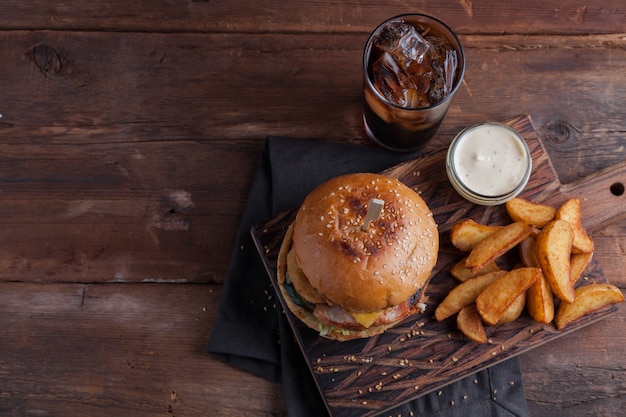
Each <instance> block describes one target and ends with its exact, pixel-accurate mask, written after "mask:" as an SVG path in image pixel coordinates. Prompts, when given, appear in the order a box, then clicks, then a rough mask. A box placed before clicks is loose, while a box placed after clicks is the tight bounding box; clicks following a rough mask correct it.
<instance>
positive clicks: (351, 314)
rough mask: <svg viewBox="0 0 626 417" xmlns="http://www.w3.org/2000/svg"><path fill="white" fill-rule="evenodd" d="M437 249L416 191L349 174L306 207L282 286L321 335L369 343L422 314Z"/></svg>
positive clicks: (288, 246)
mask: <svg viewBox="0 0 626 417" xmlns="http://www.w3.org/2000/svg"><path fill="white" fill-rule="evenodd" d="M376 203H378V204H379V205H380V208H381V210H380V213H379V214H378V215H375V216H374V217H373V218H372V217H371V216H372V210H371V208H372V207H373V206H374V205H375V204H376ZM368 210H369V211H370V213H369V216H368ZM370 219H371V221H370ZM438 250H439V234H438V231H437V224H436V223H435V220H434V219H433V215H432V213H431V211H430V209H429V208H428V206H427V205H426V203H425V202H424V200H423V199H422V198H421V197H420V196H419V195H418V194H417V193H416V192H415V191H413V190H412V189H411V188H409V187H407V186H406V185H405V184H403V183H402V182H400V181H398V180H396V179H393V178H390V177H387V176H383V175H379V174H370V173H356V174H348V175H343V176H339V177H336V178H333V179H331V180H329V181H327V182H325V183H323V184H321V185H319V186H318V187H316V188H315V189H314V190H313V191H312V192H311V193H310V194H309V195H308V196H307V197H306V198H305V200H304V202H303V203H302V205H301V206H300V208H299V210H298V212H297V214H296V217H295V220H294V222H293V223H292V224H291V225H290V226H289V228H288V230H287V233H286V234H285V237H284V239H283V242H282V245H281V248H280V252H279V256H278V265H277V275H278V284H279V288H280V290H281V292H282V295H283V298H284V300H285V304H286V305H287V307H288V308H289V310H291V312H293V313H294V315H295V316H296V317H298V318H299V319H300V320H301V321H302V322H304V323H305V324H306V325H307V326H309V327H310V328H312V329H314V330H316V331H318V332H319V334H320V335H321V336H324V337H326V338H329V339H335V340H339V341H343V340H350V339H356V338H365V337H370V336H373V335H376V334H380V333H383V332H384V331H385V330H386V329H388V328H390V327H392V326H395V325H396V324H398V323H400V322H402V321H403V320H404V319H406V318H407V317H409V316H411V315H413V314H415V313H416V312H418V311H419V310H422V311H423V308H424V307H425V301H426V296H425V294H424V292H425V289H426V286H427V284H428V282H429V280H430V276H431V273H432V270H433V268H434V266H435V264H436V262H437V254H438Z"/></svg>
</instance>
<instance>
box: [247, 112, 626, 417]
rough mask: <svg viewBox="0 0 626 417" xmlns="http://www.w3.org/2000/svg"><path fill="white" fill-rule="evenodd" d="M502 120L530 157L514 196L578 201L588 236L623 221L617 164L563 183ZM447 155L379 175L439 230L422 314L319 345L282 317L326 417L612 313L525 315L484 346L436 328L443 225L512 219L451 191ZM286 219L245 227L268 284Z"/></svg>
mask: <svg viewBox="0 0 626 417" xmlns="http://www.w3.org/2000/svg"><path fill="white" fill-rule="evenodd" d="M506 123H507V124H508V125H510V126H511V127H513V128H514V129H516V130H517V131H518V132H519V133H520V134H521V135H522V136H523V137H524V138H525V139H526V142H527V144H528V146H529V148H530V151H531V154H532V157H533V172H532V175H531V178H530V181H529V183H528V186H527V187H526V189H525V190H524V192H523V193H522V194H521V197H524V198H527V199H529V200H532V201H536V202H546V203H549V204H553V205H555V206H556V205H558V204H560V203H561V202H563V201H565V200H566V199H568V198H569V197H572V196H577V197H580V198H581V206H582V212H583V218H584V219H585V226H586V227H587V229H588V231H592V230H593V229H596V228H597V227H599V226H601V225H603V224H606V223H608V222H610V221H611V220H614V219H615V218H617V217H620V216H623V215H624V207H623V205H622V204H619V203H617V202H616V201H615V200H616V198H618V197H619V196H618V195H614V194H616V189H619V186H620V184H621V187H622V188H621V190H622V192H623V184H624V183H625V182H626V163H623V164H620V165H617V166H615V167H611V168H610V169H607V170H605V171H602V172H598V173H597V174H594V175H593V176H591V177H589V178H586V179H584V180H582V181H580V182H577V183H575V184H568V185H562V184H560V182H559V181H558V179H557V177H556V174H555V171H554V168H553V166H552V163H551V162H550V159H549V157H548V154H547V153H546V151H545V148H544V146H543V144H542V143H541V141H540V139H539V137H538V135H537V134H536V132H535V129H534V127H533V124H532V120H531V119H530V117H529V116H518V117H516V118H514V119H511V120H508V121H506ZM446 151H447V150H446V149H442V150H440V151H437V152H435V153H431V154H427V155H424V156H421V157H419V158H418V159H415V160H412V161H409V162H406V163H403V164H400V165H397V166H395V167H392V168H390V169H388V170H386V171H384V172H383V173H384V174H386V175H389V176H392V177H396V178H398V179H400V180H401V181H402V182H404V183H405V184H407V185H408V186H409V187H411V188H413V189H415V190H416V191H418V192H419V193H420V194H421V196H422V198H424V200H425V201H426V202H427V203H428V205H429V207H430V208H431V210H432V211H433V214H434V216H435V220H436V221H437V223H438V225H439V232H440V236H441V245H440V252H439V260H438V262H437V266H436V268H435V270H434V271H433V274H434V275H433V278H432V280H431V282H430V284H429V286H428V289H427V291H426V294H427V295H428V296H429V301H428V307H427V309H426V311H425V312H424V313H423V314H417V315H414V316H413V317H410V318H408V319H407V320H405V321H404V322H403V323H402V324H401V325H399V326H397V327H395V328H392V329H390V330H388V331H387V332H386V333H384V334H383V335H380V336H376V337H372V338H369V339H364V340H355V341H348V342H335V341H332V340H327V339H324V338H322V337H320V336H319V335H318V334H317V333H316V332H315V331H313V330H311V329H309V328H307V327H306V326H305V325H304V324H302V323H301V322H300V321H299V320H298V319H297V318H295V316H293V315H292V314H291V313H290V312H288V313H287V317H288V319H289V322H290V324H291V326H292V328H293V330H294V333H295V335H296V338H297V340H298V343H299V344H300V347H301V349H302V352H303V354H304V356H305V358H306V360H307V362H308V364H309V367H310V369H311V372H312V374H313V376H314V378H315V381H316V383H317V385H318V388H319V389H320V392H321V393H322V396H323V398H324V401H325V403H326V406H327V407H328V410H329V412H330V414H331V415H332V416H334V417H352V416H354V417H356V416H359V417H362V416H372V415H375V414H378V413H382V412H383V411H385V410H387V409H390V408H393V407H396V406H398V405H399V404H402V403H404V402H407V401H410V400H412V399H415V398H417V397H419V396H422V395H425V394H427V393H429V392H432V391H434V390H438V389H440V388H442V387H443V386H445V385H447V384H449V383H451V382H454V381H456V380H458V379H461V378H463V377H465V376H468V375H471V374H473V373H475V372H477V371H479V370H481V369H484V368H486V367H489V366H491V365H494V364H495V363H498V362H500V361H503V360H506V359H509V358H511V357H513V356H515V355H519V354H521V353H523V352H526V351H528V350H530V349H533V348H535V347H537V346H539V345H541V344H544V343H546V342H549V341H551V340H553V339H555V338H557V337H560V336H562V335H564V334H566V333H569V332H572V331H575V330H577V329H580V328H582V327H584V326H587V325H589V324H590V323H593V322H595V321H597V320H599V319H601V318H603V317H605V316H607V315H608V314H611V313H612V312H614V311H616V310H617V307H616V306H612V307H609V308H606V309H604V310H601V311H598V312H595V313H593V314H591V315H589V316H586V317H584V318H582V319H581V320H579V321H578V322H576V323H575V324H573V325H571V326H570V327H568V328H566V329H565V330H563V331H557V330H556V328H555V327H554V325H552V324H549V325H543V324H539V323H536V322H534V321H533V320H532V319H531V318H530V317H528V316H527V315H525V313H524V315H523V316H522V317H520V318H519V319H518V320H516V321H515V322H513V323H510V324H506V325H500V326H493V327H489V326H486V327H485V330H486V332H487V336H488V338H489V340H490V343H487V344H483V345H479V344H477V343H474V342H471V341H469V340H468V339H467V338H465V337H464V336H463V335H462V334H461V333H460V332H459V331H458V330H457V328H456V319H455V318H454V317H452V318H450V319H447V320H444V321H442V322H437V321H436V320H435V319H434V317H433V312H434V309H435V308H436V306H437V305H438V304H439V302H440V301H441V300H442V299H443V298H444V297H445V296H446V295H447V294H448V292H449V291H450V289H451V288H453V287H454V286H455V285H456V284H457V282H456V280H455V279H454V278H452V276H451V275H450V274H449V272H448V271H449V270H450V268H451V267H452V265H454V264H455V263H456V262H458V261H459V260H460V259H461V258H462V257H463V254H462V253H461V252H459V251H458V250H456V249H455V248H454V247H453V246H452V245H451V244H450V238H449V233H448V232H449V230H450V227H451V226H452V224H453V223H454V222H456V221H457V220H459V219H463V218H468V217H471V218H473V219H474V220H476V221H479V222H481V223H486V224H505V223H507V222H510V221H511V220H510V219H509V218H508V215H507V214H506V211H505V209H504V207H503V206H495V207H483V206H477V205H474V204H472V203H469V202H467V201H466V200H464V199H463V198H461V197H460V196H459V195H458V194H457V193H456V192H455V191H454V189H453V188H452V186H451V185H450V184H449V182H448V179H447V176H446V171H445V156H446ZM617 194H619V192H617ZM294 216H295V210H293V211H290V212H286V213H283V214H281V215H279V216H277V217H276V218H274V219H271V220H269V221H268V222H267V223H265V224H262V225H259V226H258V227H255V228H253V229H252V235H253V238H254V240H255V244H256V245H257V248H258V249H259V253H260V255H261V257H262V259H263V262H264V263H265V266H266V269H267V271H268V274H269V276H270V279H271V281H272V283H273V284H274V285H275V286H276V285H277V282H276V258H277V256H278V250H279V248H280V243H281V242H282V238H283V236H284V233H285V231H286V229H287V227H288V226H289V224H290V223H291V222H292V221H293V219H294ZM594 281H595V282H606V281H607V278H606V277H605V275H604V272H603V270H602V268H601V267H600V265H599V264H598V262H597V261H595V260H594V261H592V263H591V265H590V266H589V267H588V268H587V270H586V271H585V274H584V279H581V280H580V281H579V285H584V284H585V283H589V282H594ZM276 292H277V294H278V297H279V299H280V301H281V303H283V308H284V310H285V311H288V310H287V308H286V306H285V305H284V300H283V299H282V297H281V293H280V291H276Z"/></svg>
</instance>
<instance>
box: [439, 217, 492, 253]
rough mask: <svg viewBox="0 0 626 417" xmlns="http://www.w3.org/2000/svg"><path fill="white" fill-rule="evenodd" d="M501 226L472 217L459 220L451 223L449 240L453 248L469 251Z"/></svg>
mask: <svg viewBox="0 0 626 417" xmlns="http://www.w3.org/2000/svg"><path fill="white" fill-rule="evenodd" d="M501 228H502V226H488V225H485V224H480V223H478V222H476V221H474V220H472V219H465V220H461V221H458V222H456V223H455V224H454V225H452V228H451V229H450V241H451V242H452V244H453V245H454V247H455V248H457V249H459V250H461V251H463V252H469V251H471V250H472V249H473V248H474V246H476V245H477V244H478V243H479V242H480V241H481V240H483V239H485V238H486V237H487V236H489V235H491V234H492V233H494V232H495V231H497V230H498V229H501Z"/></svg>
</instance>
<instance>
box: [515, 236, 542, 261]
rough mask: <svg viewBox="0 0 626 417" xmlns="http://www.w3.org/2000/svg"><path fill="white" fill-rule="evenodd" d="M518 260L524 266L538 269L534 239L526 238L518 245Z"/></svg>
mask: <svg viewBox="0 0 626 417" xmlns="http://www.w3.org/2000/svg"><path fill="white" fill-rule="evenodd" d="M519 251H520V258H522V263H523V264H524V266H534V267H539V266H540V265H539V261H538V260H537V241H536V239H535V238H534V237H532V236H528V237H527V238H526V239H524V240H522V241H521V242H520V244H519Z"/></svg>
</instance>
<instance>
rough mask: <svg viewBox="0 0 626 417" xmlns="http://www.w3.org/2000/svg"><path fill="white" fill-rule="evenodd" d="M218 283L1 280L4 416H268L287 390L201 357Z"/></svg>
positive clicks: (0, 400)
mask: <svg viewBox="0 0 626 417" xmlns="http://www.w3.org/2000/svg"><path fill="white" fill-rule="evenodd" d="M220 295H221V286H215V285H192V284H188V285H160V284H104V285H103V284H100V285H99V284H93V285H91V284H24V283H0V316H1V317H2V324H3V326H2V337H0V350H1V351H2V355H1V357H0V386H1V387H2V390H0V415H3V416H11V417H12V416H27V415H77V416H78V415H82V416H85V415H89V416H103V417H104V416H110V415H112V414H114V415H126V416H138V417H141V416H146V417H147V416H198V415H212V416H220V417H229V416H237V415H241V410H238V406H237V404H240V403H241V401H242V398H249V399H254V401H252V400H249V401H247V402H246V407H247V408H246V415H250V416H258V417H261V416H267V415H268V413H270V412H276V413H278V412H280V411H281V410H283V409H284V404H283V403H282V398H281V395H282V394H281V389H280V387H279V386H278V385H276V384H271V383H268V382H267V381H263V380H261V379H260V378H258V377H255V376H253V375H250V374H247V373H245V372H243V371H240V370H237V369H234V368H232V367H230V366H228V365H225V364H223V363H221V362H219V361H217V360H216V359H213V358H211V357H210V356H207V354H206V353H205V348H206V343H207V340H208V335H209V330H210V328H211V326H212V323H213V322H214V321H215V319H216V314H217V303H218V301H219V297H220Z"/></svg>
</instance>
